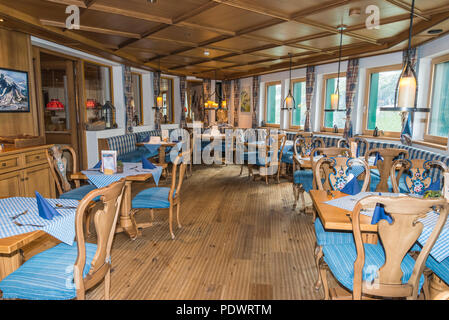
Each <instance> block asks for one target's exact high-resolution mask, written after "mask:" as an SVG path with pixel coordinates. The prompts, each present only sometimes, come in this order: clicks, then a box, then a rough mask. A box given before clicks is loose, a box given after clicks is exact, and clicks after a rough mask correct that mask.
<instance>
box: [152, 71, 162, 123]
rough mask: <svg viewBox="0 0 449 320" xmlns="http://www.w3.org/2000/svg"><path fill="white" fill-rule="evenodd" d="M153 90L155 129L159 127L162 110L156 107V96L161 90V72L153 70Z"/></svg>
mask: <svg viewBox="0 0 449 320" xmlns="http://www.w3.org/2000/svg"><path fill="white" fill-rule="evenodd" d="M153 92H154V108H155V114H154V128H155V129H156V130H160V129H161V121H162V112H161V110H159V109H158V108H157V97H158V95H159V93H160V92H161V72H160V71H157V72H153Z"/></svg>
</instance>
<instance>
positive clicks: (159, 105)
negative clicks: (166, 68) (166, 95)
mask: <svg viewBox="0 0 449 320" xmlns="http://www.w3.org/2000/svg"><path fill="white" fill-rule="evenodd" d="M160 74H161V59H159V88H158V94H157V97H156V106H155V107H153V109H156V110H160V109H162V107H163V106H164V99H163V98H162V94H161V84H162V83H161V76H160Z"/></svg>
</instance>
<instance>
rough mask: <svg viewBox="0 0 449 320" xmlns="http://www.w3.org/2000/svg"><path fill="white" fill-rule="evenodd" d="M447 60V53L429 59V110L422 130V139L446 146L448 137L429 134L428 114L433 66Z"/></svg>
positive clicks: (431, 95)
mask: <svg viewBox="0 0 449 320" xmlns="http://www.w3.org/2000/svg"><path fill="white" fill-rule="evenodd" d="M445 62H449V54H445V55H442V56H439V57H436V58H433V59H432V61H431V69H430V80H429V95H428V99H427V105H428V106H429V108H430V112H429V113H428V114H427V117H426V120H425V121H426V127H425V131H424V141H426V142H430V143H435V144H439V145H444V146H447V143H448V138H447V137H446V138H444V137H439V136H432V135H430V134H429V125H430V116H431V114H432V105H433V89H434V80H435V79H434V78H435V68H436V66H437V65H438V64H441V63H445Z"/></svg>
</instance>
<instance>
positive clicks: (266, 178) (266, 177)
mask: <svg viewBox="0 0 449 320" xmlns="http://www.w3.org/2000/svg"><path fill="white" fill-rule="evenodd" d="M265 184H268V175H266V176H265Z"/></svg>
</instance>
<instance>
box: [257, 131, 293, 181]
mask: <svg viewBox="0 0 449 320" xmlns="http://www.w3.org/2000/svg"><path fill="white" fill-rule="evenodd" d="M286 141H287V135H286V134H274V135H273V134H270V135H268V136H267V137H266V140H265V144H264V145H263V147H262V148H261V149H262V151H261V149H259V153H262V159H260V157H259V156H258V157H257V161H256V164H254V165H253V164H248V170H249V174H250V176H251V175H252V176H253V177H254V174H253V169H252V168H253V166H257V167H259V175H260V176H265V183H266V184H268V177H270V176H276V178H277V183H280V179H279V176H280V173H281V170H280V165H281V159H282V154H283V152H284V147H285V142H286ZM254 179H255V177H254Z"/></svg>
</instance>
